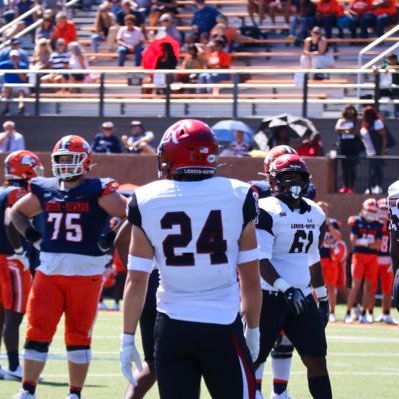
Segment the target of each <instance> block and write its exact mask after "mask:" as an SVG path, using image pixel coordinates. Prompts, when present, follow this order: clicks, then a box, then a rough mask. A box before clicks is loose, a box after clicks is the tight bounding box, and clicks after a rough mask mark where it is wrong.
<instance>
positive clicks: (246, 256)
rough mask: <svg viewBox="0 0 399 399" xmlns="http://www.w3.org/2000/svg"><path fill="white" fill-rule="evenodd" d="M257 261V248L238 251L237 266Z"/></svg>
mask: <svg viewBox="0 0 399 399" xmlns="http://www.w3.org/2000/svg"><path fill="white" fill-rule="evenodd" d="M258 259H259V251H258V248H253V249H249V250H247V251H240V252H239V253H238V260H237V264H239V265H241V263H247V262H252V261H254V260H258Z"/></svg>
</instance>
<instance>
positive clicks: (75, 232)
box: [47, 212, 82, 242]
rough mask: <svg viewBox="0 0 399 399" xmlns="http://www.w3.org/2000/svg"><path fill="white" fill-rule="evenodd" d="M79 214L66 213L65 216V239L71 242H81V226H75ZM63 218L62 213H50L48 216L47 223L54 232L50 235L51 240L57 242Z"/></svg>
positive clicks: (78, 219)
mask: <svg viewBox="0 0 399 399" xmlns="http://www.w3.org/2000/svg"><path fill="white" fill-rule="evenodd" d="M80 217H81V214H80V213H67V214H66V215H65V232H66V234H65V239H66V240H67V241H71V242H81V241H82V226H81V225H80V224H77V223H76V221H80ZM63 218H64V214H63V213H59V212H51V213H49V214H48V218H47V222H49V223H53V225H54V230H53V234H52V235H51V240H58V236H59V234H60V227H61V223H62V220H63Z"/></svg>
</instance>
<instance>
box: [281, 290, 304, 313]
mask: <svg viewBox="0 0 399 399" xmlns="http://www.w3.org/2000/svg"><path fill="white" fill-rule="evenodd" d="M284 299H285V302H286V303H287V305H288V307H289V309H290V311H291V312H292V313H294V314H295V315H296V316H298V315H300V314H301V313H305V312H306V311H307V310H308V304H307V302H306V298H305V297H304V296H303V294H302V291H301V290H300V289H298V288H294V287H291V288H288V290H286V291H285V292H284Z"/></svg>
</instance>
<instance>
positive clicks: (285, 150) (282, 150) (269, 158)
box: [263, 145, 297, 175]
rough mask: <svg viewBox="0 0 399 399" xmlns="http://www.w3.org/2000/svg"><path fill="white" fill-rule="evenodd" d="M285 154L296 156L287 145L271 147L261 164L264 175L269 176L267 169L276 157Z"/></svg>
mask: <svg viewBox="0 0 399 399" xmlns="http://www.w3.org/2000/svg"><path fill="white" fill-rule="evenodd" d="M285 154H295V155H297V152H296V151H295V150H294V149H293V148H291V147H290V146H289V145H277V146H276V147H273V148H272V149H271V150H270V151H269V152H268V154H267V155H266V157H265V161H264V163H263V169H264V171H265V173H266V175H268V174H269V167H270V164H271V163H272V162H273V161H274V160H275V159H276V158H278V157H280V156H281V155H285Z"/></svg>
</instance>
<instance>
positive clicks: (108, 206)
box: [11, 135, 127, 399]
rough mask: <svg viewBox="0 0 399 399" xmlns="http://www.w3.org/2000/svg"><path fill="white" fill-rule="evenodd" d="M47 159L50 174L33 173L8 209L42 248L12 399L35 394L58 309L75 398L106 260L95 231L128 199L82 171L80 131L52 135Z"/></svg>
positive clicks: (86, 153)
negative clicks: (40, 218) (40, 220)
mask: <svg viewBox="0 0 399 399" xmlns="http://www.w3.org/2000/svg"><path fill="white" fill-rule="evenodd" d="M51 162H52V170H53V174H54V177H52V178H34V179H32V180H31V182H30V193H29V194H27V195H26V196H24V197H23V198H21V199H20V200H19V201H18V202H16V203H15V205H14V206H13V208H12V210H11V220H12V222H13V224H14V225H15V227H16V228H17V229H18V231H19V232H20V233H21V234H22V235H23V236H24V237H25V238H26V239H27V240H28V241H29V242H31V243H32V244H33V245H34V246H35V247H37V248H40V250H41V252H40V266H39V267H38V268H37V271H36V274H35V278H34V282H33V285H32V291H31V295H30V296H29V300H28V308H27V315H28V323H27V332H26V341H25V346H24V370H23V380H22V388H21V390H20V392H19V393H18V394H17V395H16V396H15V398H16V399H32V398H35V397H36V396H35V390H36V384H37V382H38V378H39V375H40V373H41V371H42V370H43V368H44V365H45V363H46V360H47V354H48V349H49V345H50V343H51V341H52V339H53V336H54V334H55V331H56V328H57V324H58V322H59V320H60V318H61V316H62V315H63V314H64V315H65V344H66V349H67V359H68V371H69V393H68V396H67V398H68V399H79V398H80V394H81V390H82V388H83V385H84V381H85V379H86V375H87V371H88V368H89V363H90V359H91V350H90V344H91V331H92V328H93V325H94V321H95V316H96V312H97V303H98V299H99V295H100V291H101V286H102V273H103V270H104V267H105V264H106V263H107V256H106V255H105V251H106V250H107V249H105V248H104V246H103V245H101V244H102V241H101V237H100V236H101V232H102V231H103V229H104V227H105V225H106V223H107V222H108V217H109V215H111V216H116V217H119V218H123V217H124V216H125V209H126V204H127V200H126V198H124V197H123V196H122V195H120V194H119V193H117V192H116V189H117V187H118V185H117V183H116V182H115V181H114V180H112V179H108V178H107V179H102V178H87V177H86V176H85V175H86V173H87V172H89V170H90V168H91V167H92V164H93V156H92V153H91V150H90V146H89V144H88V143H87V142H86V141H85V140H84V139H83V138H81V137H80V136H73V135H71V136H65V137H63V138H62V139H61V140H59V141H58V142H57V144H56V145H55V147H54V150H53V152H52V154H51ZM39 213H43V214H44V216H45V221H46V222H45V229H44V234H43V235H42V234H41V233H39V232H38V231H37V230H36V229H35V228H34V227H33V226H32V224H31V222H30V219H31V218H32V217H33V216H35V215H37V214H39ZM99 243H100V245H99ZM48 298H51V300H48Z"/></svg>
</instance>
